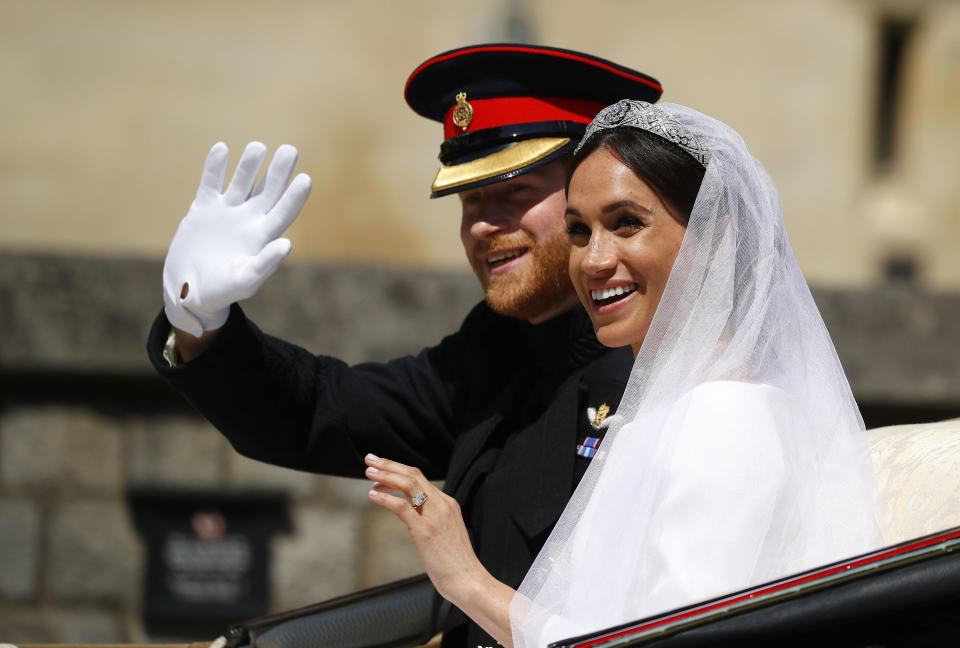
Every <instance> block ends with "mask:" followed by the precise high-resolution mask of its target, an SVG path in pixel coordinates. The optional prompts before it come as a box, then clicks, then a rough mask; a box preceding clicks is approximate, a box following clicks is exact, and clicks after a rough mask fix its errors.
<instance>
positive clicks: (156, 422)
mask: <svg viewBox="0 0 960 648" xmlns="http://www.w3.org/2000/svg"><path fill="white" fill-rule="evenodd" d="M128 429H129V431H130V436H131V449H130V482H131V483H132V484H134V485H140V486H142V485H147V484H149V485H162V486H179V487H205V486H218V485H220V484H222V483H223V480H224V459H223V457H224V453H225V452H228V451H231V452H232V450H231V449H230V447H229V444H228V443H227V441H226V440H225V439H224V438H223V437H222V436H221V435H220V433H219V432H217V431H216V430H215V429H214V428H213V427H212V426H211V425H210V424H209V423H207V422H206V421H205V420H203V419H199V418H197V417H187V416H159V417H154V418H149V419H136V420H134V421H132V422H131V423H130V425H129V428H128Z"/></svg>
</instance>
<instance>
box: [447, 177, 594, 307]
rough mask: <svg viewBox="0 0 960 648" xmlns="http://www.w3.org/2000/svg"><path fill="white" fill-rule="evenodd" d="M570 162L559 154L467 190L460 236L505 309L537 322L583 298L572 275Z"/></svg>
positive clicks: (492, 298)
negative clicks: (514, 174)
mask: <svg viewBox="0 0 960 648" xmlns="http://www.w3.org/2000/svg"><path fill="white" fill-rule="evenodd" d="M566 172H567V167H566V164H565V162H563V161H558V162H553V163H552V164H548V165H547V166H545V167H541V168H540V169H537V170H535V171H530V172H528V173H524V174H523V175H520V176H517V177H515V178H511V179H509V180H503V181H501V182H497V183H494V184H492V185H487V186H485V187H478V188H476V189H470V190H468V191H464V192H461V193H460V194H459V196H460V202H461V204H462V206H463V217H462V220H461V222H460V239H461V240H462V241H463V248H464V250H465V251H466V253H467V259H469V260H470V265H471V266H473V271H474V272H475V273H476V274H477V278H478V279H480V284H481V285H482V286H483V290H484V292H485V293H486V299H487V304H489V306H490V308H492V309H493V310H494V311H496V312H497V313H500V314H501V315H507V316H510V317H516V318H519V319H525V320H529V321H530V322H532V323H534V324H537V323H539V322H542V321H545V320H547V319H550V318H551V317H553V316H555V315H558V314H559V313H562V312H563V311H565V310H567V309H569V308H570V307H571V306H573V305H574V304H575V303H576V301H577V300H576V295H575V294H574V292H573V286H572V285H571V283H570V277H569V276H568V274H567V258H568V256H569V251H570V242H569V239H568V237H567V233H566V230H565V228H564V220H563V215H564V212H565V210H566V200H565V198H564V184H565V181H566Z"/></svg>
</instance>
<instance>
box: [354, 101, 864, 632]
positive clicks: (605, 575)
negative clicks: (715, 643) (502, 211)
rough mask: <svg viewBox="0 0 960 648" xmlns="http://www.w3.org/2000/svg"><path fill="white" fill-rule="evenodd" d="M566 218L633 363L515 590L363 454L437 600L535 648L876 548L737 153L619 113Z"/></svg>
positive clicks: (597, 141)
mask: <svg viewBox="0 0 960 648" xmlns="http://www.w3.org/2000/svg"><path fill="white" fill-rule="evenodd" d="M566 221H567V229H568V232H569V235H570V242H571V254H570V276H571V279H572V281H573V284H574V286H575V288H576V290H577V293H578V295H579V297H580V300H581V301H582V302H583V304H584V307H585V308H586V309H587V311H588V312H589V314H590V317H591V319H592V321H593V324H594V328H595V329H596V332H597V337H598V338H599V340H600V341H601V342H603V343H604V344H606V345H608V346H627V345H629V346H631V347H632V348H633V350H634V354H635V358H636V359H635V362H634V367H633V372H632V373H631V376H630V380H629V383H628V385H627V389H626V392H625V394H624V397H623V399H622V401H621V404H620V407H619V409H618V411H617V413H616V416H615V417H614V420H613V422H612V424H611V426H610V429H609V431H608V432H607V435H606V437H605V438H604V440H603V443H602V445H601V447H600V448H599V451H598V452H597V454H596V456H595V457H594V459H593V460H592V464H591V466H590V468H589V469H588V471H587V473H586V475H585V476H584V478H583V480H582V481H581V483H580V485H579V486H578V488H577V490H576V492H575V493H574V495H573V497H572V498H571V500H570V502H569V504H568V505H567V507H566V509H565V511H564V513H563V516H562V517H561V518H560V521H559V522H558V524H557V526H556V527H555V529H554V530H553V532H552V533H551V535H550V538H549V539H548V540H547V543H546V545H545V546H544V548H543V550H542V551H541V553H540V555H539V556H538V558H537V560H536V561H535V562H534V564H533V566H532V567H531V569H530V571H529V572H528V573H527V576H526V578H525V579H524V581H523V583H522V584H521V586H520V588H519V590H517V592H514V591H513V590H512V589H511V588H510V587H507V586H506V585H505V584H503V583H500V582H498V581H496V580H495V579H493V577H492V576H490V574H489V573H487V572H486V570H485V569H484V568H483V566H482V565H481V564H480V563H479V561H477V559H476V556H475V555H474V554H473V552H472V549H471V548H470V542H469V538H468V537H467V534H466V531H465V529H464V528H463V523H462V519H461V518H460V516H459V509H458V507H457V506H456V502H454V501H453V500H452V499H451V498H449V497H447V496H446V495H444V494H443V493H441V492H440V491H439V490H437V489H436V488H434V487H432V486H431V485H430V484H429V482H427V481H426V480H425V479H423V477H422V475H420V473H419V471H418V470H416V468H412V467H408V466H403V465H401V464H397V463H395V462H391V461H389V460H387V459H379V458H376V457H368V459H367V463H368V465H369V466H370V469H368V473H367V475H368V477H369V478H371V479H373V480H374V481H376V482H378V485H377V486H375V488H374V489H373V490H372V491H371V493H370V497H371V499H372V500H373V501H374V502H376V503H378V504H380V505H382V506H385V507H386V508H389V509H391V510H392V511H394V512H395V513H396V514H397V515H398V517H400V518H401V520H402V521H403V522H404V523H405V524H407V527H408V528H409V530H410V533H411V536H412V538H413V540H414V543H415V545H416V546H417V549H418V551H419V553H420V556H421V558H422V560H423V562H424V566H425V568H426V570H427V573H428V574H429V575H430V577H431V579H432V580H433V582H434V584H435V585H436V587H437V590H438V591H439V592H440V594H441V595H443V596H444V597H446V598H447V599H449V600H450V601H451V602H452V603H453V604H454V605H457V606H458V607H460V608H461V609H462V610H464V612H466V613H467V614H468V615H470V616H471V618H473V619H474V621H476V622H477V623H478V624H479V625H481V626H482V627H483V628H484V629H485V630H487V632H489V633H490V634H491V635H492V636H493V637H495V638H497V640H498V641H499V642H500V643H501V644H503V645H505V646H510V645H513V646H518V647H519V646H546V645H547V644H548V643H550V642H551V641H556V640H558V639H562V638H565V637H571V636H574V635H578V634H583V633H585V632H589V631H593V630H597V629H601V628H604V627H609V626H612V625H616V624H619V623H624V622H626V621H630V620H634V619H638V618H641V617H644V616H648V615H651V614H655V613H658V612H663V611H666V610H669V609H672V608H676V607H679V606H681V605H685V604H688V603H692V602H695V601H699V600H703V599H706V598H710V597H712V596H716V595H720V594H724V593H728V592H732V591H735V590H738V589H742V588H744V587H748V586H750V585H754V584H758V583H762V582H764V581H768V580H771V579H773V578H776V577H779V576H783V575H786V574H789V573H794V572H797V571H801V570H803V569H807V568H810V567H815V566H818V565H822V564H825V563H827V562H831V561H834V560H837V559H840V558H844V557H848V556H852V555H856V554H859V553H863V552H866V551H869V550H871V549H873V548H875V547H877V546H880V545H881V544H882V533H881V531H880V528H879V525H878V520H879V519H880V517H879V512H878V510H877V504H876V493H875V487H874V482H873V471H872V467H871V463H870V457H869V452H868V448H867V443H866V437H865V433H864V428H863V422H862V420H861V418H860V414H859V411H858V409H857V406H856V403H855V401H854V399H853V396H852V394H851V392H850V388H849V385H848V384H847V380H846V377H845V376H844V373H843V369H842V367H841V366H840V363H839V361H838V359H837V355H836V351H835V350H834V347H833V344H832V342H831V340H830V337H829V335H828V333H827V331H826V328H825V327H824V324H823V321H822V319H821V317H820V314H819V312H818V310H817V308H816V305H815V304H814V302H813V299H812V297H811V295H810V292H809V290H808V288H807V285H806V282H805V281H804V279H803V276H802V274H801V272H800V270H799V267H798V266H797V263H796V260H795V258H794V256H793V252H792V250H791V248H790V244H789V241H788V240H787V235H786V232H785V230H784V227H783V218H782V214H781V209H780V200H779V196H778V194H777V190H776V187H775V186H774V184H773V182H772V181H771V179H770V178H769V176H768V175H767V173H766V172H765V171H764V169H763V167H762V166H761V165H760V163H759V162H758V161H757V160H755V159H754V158H753V157H752V156H751V155H750V153H749V152H748V151H747V148H746V145H745V144H744V142H743V140H742V139H741V138H740V136H739V135H737V133H736V132H734V131H733V130H732V129H731V128H729V127H728V126H726V125H725V124H722V123H721V122H718V121H716V120H714V119H712V118H710V117H707V116H705V115H702V114H700V113H698V112H696V111H694V110H691V109H689V108H685V107H683V106H678V105H671V104H660V105H651V104H648V103H645V102H640V101H631V100H624V101H621V102H619V103H617V104H614V105H613V106H610V107H608V108H606V109H604V110H603V111H601V112H600V114H598V115H597V117H596V119H595V120H594V121H593V123H592V124H591V125H590V127H589V128H588V129H587V132H586V134H585V136H584V138H583V142H582V143H581V145H580V148H579V149H578V151H577V153H576V154H575V158H574V161H573V164H572V168H571V176H570V181H569V185H568V191H567V215H566ZM391 490H399V491H402V492H403V493H404V494H405V495H406V496H407V497H408V498H413V499H414V501H413V504H418V503H419V505H417V506H411V505H410V503H409V502H408V501H407V500H406V499H403V498H399V497H395V496H393V495H390V494H388V493H389V491H391ZM420 494H424V495H425V496H426V497H425V499H424V498H421V497H417V496H418V495H420ZM471 648H472V647H471Z"/></svg>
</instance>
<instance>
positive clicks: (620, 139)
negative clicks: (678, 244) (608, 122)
mask: <svg viewBox="0 0 960 648" xmlns="http://www.w3.org/2000/svg"><path fill="white" fill-rule="evenodd" d="M601 148H604V149H607V150H608V151H610V153H611V154H613V156H614V157H616V158H617V159H618V160H620V161H621V162H623V163H624V164H625V165H626V166H627V167H628V168H629V169H630V170H631V171H633V172H634V174H636V176H637V177H638V178H640V179H641V180H643V181H644V182H645V183H647V184H648V185H650V188H651V189H653V191H654V192H655V193H656V194H657V197H658V198H660V200H662V201H663V202H664V203H666V204H667V205H669V206H670V207H671V208H672V209H673V210H674V211H675V212H676V215H677V216H679V217H680V218H682V220H683V221H684V222H687V221H688V220H689V219H690V212H692V211H693V203H695V202H696V200H697V193H698V192H699V191H700V183H701V182H703V174H704V171H705V169H704V167H703V165H702V164H700V162H698V161H697V160H695V159H694V158H693V157H692V156H691V155H690V154H689V153H687V152H686V151H684V150H683V149H682V148H680V147H679V146H677V145H676V144H674V143H673V142H668V141H667V140H665V139H663V138H662V137H658V136H657V135H654V134H653V133H650V132H647V131H645V130H643V129H640V128H634V127H632V126H619V127H616V128H609V129H607V130H603V131H600V132H598V133H596V134H595V135H593V136H592V137H591V138H590V139H589V140H587V142H586V143H584V144H583V146H582V147H581V148H580V150H579V151H577V153H576V155H574V157H573V162H572V163H571V164H570V169H569V171H568V172H567V189H568V190H569V188H570V178H571V177H573V173H574V171H576V170H577V167H578V166H580V163H581V162H583V161H584V160H585V159H586V158H587V157H588V156H589V155H590V154H591V153H593V152H594V151H596V150H597V149H601Z"/></svg>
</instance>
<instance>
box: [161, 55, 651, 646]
mask: <svg viewBox="0 0 960 648" xmlns="http://www.w3.org/2000/svg"><path fill="white" fill-rule="evenodd" d="M660 93H661V87H660V85H659V83H658V82H657V81H656V80H654V79H652V78H650V77H648V76H646V75H643V74H641V73H639V72H635V71H633V70H630V69H627V68H624V67H621V66H619V65H616V64H614V63H611V62H609V61H606V60H603V59H599V58H596V57H593V56H590V55H587V54H582V53H579V52H572V51H568V50H560V49H555V48H547V47H540V46H528V45H480V46H473V47H466V48H462V49H458V50H453V51H450V52H445V53H442V54H439V55H437V56H434V57H433V58H431V59H429V60H427V61H425V62H424V63H423V64H422V65H420V66H419V67H417V68H416V70H415V71H414V72H413V73H412V74H411V75H410V78H409V80H408V81H407V85H406V89H405V96H406V99H407V102H408V103H409V105H410V106H411V107H412V108H413V109H414V110H415V111H416V112H417V113H419V114H421V115H423V116H425V117H428V118H430V119H433V120H436V121H439V122H441V123H442V124H443V127H444V141H443V143H442V145H441V149H440V160H441V162H442V165H441V168H440V170H439V172H438V174H437V177H436V179H435V180H434V183H433V187H432V195H433V197H437V196H444V195H448V194H453V193H456V194H458V195H459V198H460V201H461V207H462V224H461V239H462V242H463V245H464V248H465V251H466V254H467V258H468V260H469V262H470V264H471V266H472V267H473V269H474V271H475V272H476V274H477V277H478V278H479V280H480V283H481V284H482V286H483V289H484V292H485V300H484V302H482V303H480V304H478V305H477V306H476V307H475V308H474V309H473V310H472V311H471V312H470V313H469V315H467V317H466V319H465V320H464V322H463V324H462V325H461V327H460V329H459V330H458V331H456V332H454V333H452V334H451V335H449V336H447V337H446V338H444V339H443V340H442V341H440V343H439V344H437V345H436V346H433V347H429V348H426V349H424V350H423V351H421V352H420V353H419V354H418V355H417V356H408V357H405V358H399V359H396V360H393V361H391V362H387V363H365V364H359V365H355V366H352V367H351V366H347V365H345V364H344V363H343V362H341V361H339V360H337V359H335V358H331V357H326V356H315V355H313V354H312V353H310V352H308V351H306V350H304V349H302V348H299V347H296V346H294V345H291V344H288V343H286V342H283V341H281V340H278V339H276V338H273V337H270V336H268V335H265V334H263V333H262V332H261V331H260V330H259V329H258V328H257V327H256V326H254V324H253V323H252V322H250V321H249V320H248V319H246V317H245V316H244V314H243V311H242V310H241V308H240V307H239V306H238V305H237V304H236V303H235V302H236V301H237V300H238V299H240V298H243V297H247V296H250V295H251V294H253V292H255V291H256V289H257V288H258V287H259V285H260V284H261V283H262V282H263V280H265V279H266V277H267V276H269V274H270V273H272V272H273V269H275V268H276V265H277V264H278V263H279V261H280V259H282V258H283V256H285V254H286V252H287V251H289V242H287V243H286V245H284V244H283V243H282V241H285V239H279V238H277V237H279V235H280V233H282V231H283V230H284V229H285V228H286V226H287V225H289V223H290V222H292V220H293V218H295V217H296V214H297V213H298V212H299V209H300V207H301V206H302V204H303V201H304V200H305V199H306V194H307V193H308V192H309V179H306V180H304V178H305V176H298V177H297V178H295V179H294V180H293V182H292V183H291V184H290V187H289V189H288V190H287V191H286V194H284V195H283V196H281V193H283V187H284V186H286V183H287V180H288V179H289V177H290V175H291V173H292V169H293V164H294V162H295V159H296V156H295V151H294V152H293V153H291V151H292V147H287V149H283V148H282V149H281V151H278V153H277V156H276V157H275V158H274V161H273V163H271V166H270V169H269V170H268V172H267V176H266V178H265V180H264V183H263V184H264V188H263V190H262V191H261V190H258V191H257V192H251V190H252V188H253V180H254V179H255V177H256V175H257V171H258V169H259V166H260V163H261V162H262V160H263V151H262V150H252V149H251V148H250V147H248V151H245V153H244V156H243V157H242V158H241V161H240V162H239V163H238V170H237V172H236V174H235V176H234V178H233V181H232V182H231V185H230V186H229V187H228V188H227V190H226V192H224V193H223V195H222V196H221V195H220V194H219V193H218V192H220V191H221V190H222V185H223V179H224V175H223V170H224V169H225V166H226V148H225V147H223V146H222V145H218V146H220V147H222V149H219V150H218V148H217V147H214V150H213V151H211V155H210V157H209V158H208V164H207V168H206V169H205V171H204V180H203V182H202V183H201V189H200V191H199V192H198V194H197V200H196V201H195V202H194V205H193V206H192V207H191V213H188V215H187V217H186V218H185V219H184V221H183V223H182V224H181V226H180V229H179V230H178V232H177V234H176V236H175V237H174V241H173V243H172V244H171V247H170V252H169V253H168V257H167V261H166V264H165V267H164V289H165V290H164V292H165V304H166V306H165V309H164V312H162V313H161V314H160V315H159V316H158V317H157V319H156V321H155V322H154V325H153V328H152V330H151V332H150V338H149V341H148V352H149V355H150V358H151V360H152V361H153V363H154V365H155V366H156V368H157V370H158V371H159V372H160V373H161V374H162V375H163V376H164V377H165V378H166V379H167V380H168V381H170V383H171V384H173V385H174V386H175V387H176V388H177V389H179V390H180V391H181V392H182V393H183V394H184V395H185V396H186V397H187V399H188V400H189V401H190V402H191V403H193V404H194V405H195V406H196V407H197V408H198V409H199V410H200V411H201V412H202V413H203V414H204V415H205V416H206V417H207V418H208V419H209V420H210V421H211V422H212V423H213V424H214V425H215V426H216V427H217V428H218V429H219V430H220V431H221V432H222V433H223V434H224V435H225V436H226V437H227V438H228V439H229V440H230V442H231V443H232V444H233V446H234V447H235V448H236V449H237V451H239V452H240V453H242V454H244V455H247V456H249V457H253V458H255V459H259V460H261V461H266V462H269V463H273V464H277V465H281V466H287V467H290V468H296V469H301V470H308V471H313V472H321V473H327V474H333V475H342V476H349V477H362V475H363V471H364V468H365V466H364V463H363V457H364V455H366V454H367V453H373V454H376V455H379V456H382V457H389V458H390V459H393V460H396V461H400V462H403V463H406V464H409V465H414V466H417V467H419V468H420V469H421V470H422V471H423V473H424V474H425V475H426V476H427V477H428V478H430V479H444V480H445V487H444V488H445V491H446V492H448V493H450V494H451V495H453V496H454V497H455V498H456V499H457V500H458V501H459V502H460V504H461V507H462V511H463V514H464V519H465V521H466V524H467V527H468V529H469V531H470V534H471V539H472V542H473V544H474V546H475V549H476V552H477V555H478V557H479V558H480V560H481V562H482V563H483V564H484V565H485V566H486V567H487V569H488V570H489V571H490V573H491V574H492V575H493V576H494V577H495V578H497V579H499V580H501V581H503V582H505V583H507V584H508V585H510V586H512V587H516V586H517V585H519V583H520V581H521V580H522V578H523V576H524V574H525V573H526V571H527V569H528V568H529V566H530V564H531V563H532V561H533V559H534V557H535V556H536V555H537V553H538V552H539V550H540V548H541V546H542V545H543V542H544V541H545V540H546V537H547V535H548V534H549V532H550V530H551V529H552V527H553V525H554V524H555V523H556V521H557V519H558V517H559V515H560V513H561V512H562V510H563V508H564V506H565V504H566V502H567V500H568V498H569V497H570V495H571V493H572V492H573V489H574V488H575V486H576V484H577V483H578V482H579V480H580V477H581V476H582V475H583V472H584V471H585V470H586V467H587V466H588V465H589V460H590V457H592V456H593V453H594V452H595V451H596V447H597V446H598V445H599V443H600V441H601V439H602V437H603V431H604V423H603V419H604V417H605V416H606V413H607V412H609V411H611V410H615V409H616V406H617V404H618V402H619V399H620V396H621V394H622V392H623V387H624V383H625V381H626V377H627V376H628V375H629V371H630V367H631V364H632V354H631V352H630V350H629V349H617V350H609V349H606V348H604V347H603V346H602V345H601V344H600V343H599V342H598V341H597V339H596V337H595V336H594V334H593V329H592V326H591V324H590V321H589V319H588V317H587V315H586V314H585V313H584V312H583V311H582V309H581V308H580V306H579V304H578V302H577V298H576V296H575V295H574V292H573V288H572V286H571V284H570V281H569V278H568V276H567V251H568V247H569V243H568V240H567V234H566V232H565V230H564V223H563V216H564V211H565V207H566V204H565V194H564V188H565V181H566V169H567V162H568V159H569V155H570V154H571V152H572V150H573V148H574V147H575V146H576V144H577V142H578V141H579V139H580V137H581V136H582V135H583V132H584V129H585V127H586V125H587V124H588V123H589V122H590V120H591V119H592V118H593V117H594V115H595V114H596V113H597V112H599V110H600V109H601V108H603V107H604V106H606V105H608V104H610V103H613V102H615V101H616V100H618V99H621V98H624V97H629V98H635V99H643V100H646V101H656V100H657V99H658V98H659V96H660ZM261 146H262V145H261ZM251 150H252V152H251ZM251 169H252V171H251ZM278 177H279V178H280V180H279V181H278V180H277V178H278ZM238 183H239V185H238V186H235V185H237V184H238ZM251 193H252V195H251ZM225 204H226V205H228V206H229V207H230V208H235V209H236V210H239V212H238V213H240V216H243V215H244V214H245V213H246V212H244V211H243V210H253V211H252V212H251V213H255V214H259V215H258V216H250V222H251V223H254V224H256V223H262V222H263V219H264V217H266V218H267V220H269V218H270V217H271V215H274V216H275V219H276V222H275V223H273V224H272V225H269V226H264V230H265V232H266V233H265V236H263V237H261V238H260V239H258V240H257V241H255V242H254V243H253V249H252V250H247V251H246V252H245V254H246V255H247V256H248V257H250V258H255V259H256V260H255V261H254V262H252V265H251V266H250V267H247V266H244V269H243V270H242V271H240V270H235V271H234V272H233V275H231V273H230V272H229V271H221V270H220V269H219V268H221V267H224V266H230V265H231V263H232V266H231V267H233V268H234V269H236V268H237V267H238V266H239V265H240V261H239V260H237V259H233V260H231V257H230V256H229V254H230V250H231V249H234V248H231V242H230V237H231V236H234V234H233V232H232V231H228V230H233V229H243V228H241V227H240V226H238V225H236V223H237V221H236V220H228V218H232V217H226V216H224V217H223V221H225V222H227V223H230V227H229V228H225V227H219V228H218V226H217V221H218V218H220V217H221V216H222V214H221V213H220V211H218V210H224V209H226V208H227V207H225V206H224V205H225ZM254 208H256V209H254ZM195 210H196V211H197V212H198V213H197V214H194V213H193V212H194V211H195ZM258 210H259V211H258ZM260 212H265V214H264V213H260ZM276 214H279V215H276ZM248 216H249V214H248ZM257 218H260V220H257ZM251 227H253V229H254V230H255V229H256V228H255V226H253V225H252V226H251ZM244 231H245V232H246V231H247V230H244ZM236 236H237V237H240V236H248V238H249V232H247V233H246V234H237V235H236ZM253 238H254V239H256V237H253ZM278 241H280V242H281V243H278ZM237 245H238V246H240V247H242V245H248V247H249V245H250V241H249V240H246V241H238V242H237ZM260 247H262V251H261V250H260V249H259V248H260ZM223 249H226V250H227V252H221V250H223ZM237 249H239V248H237ZM192 250H197V252H193V253H191V251H192ZM201 250H202V251H203V252H202V256H203V259H204V262H206V260H208V259H210V258H213V259H215V260H216V259H217V258H218V257H220V256H222V257H224V261H223V263H222V264H221V265H220V266H218V267H216V268H214V267H210V269H208V270H204V269H203V266H204V263H201V262H200V261H198V260H197V257H198V256H200V252H199V251H201ZM208 265H209V264H208ZM198 268H199V269H198ZM204 273H206V274H204ZM218 273H220V274H218ZM221 275H223V276H221ZM209 276H216V277H217V281H220V283H219V284H218V283H217V281H213V280H211V281H209V282H207V279H208V277H209ZM234 284H235V285H234ZM241 284H242V287H239V288H238V287H237V286H241ZM210 286H212V287H210ZM218 300H219V301H218ZM171 323H172V324H173V326H172V327H171ZM196 336H199V337H196ZM427 505H429V504H427ZM493 643H494V642H493V640H492V639H491V638H490V637H488V636H487V635H486V634H485V633H484V632H483V631H482V630H481V629H480V628H479V627H478V626H476V625H474V624H473V623H472V622H470V621H469V620H468V619H467V618H466V617H465V616H464V615H462V614H460V613H459V611H457V610H454V611H453V612H452V613H451V614H450V615H449V616H448V618H447V623H446V627H445V628H444V645H445V646H454V645H456V646H471V648H472V647H473V646H476V645H478V644H479V645H492V644H493Z"/></svg>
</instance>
